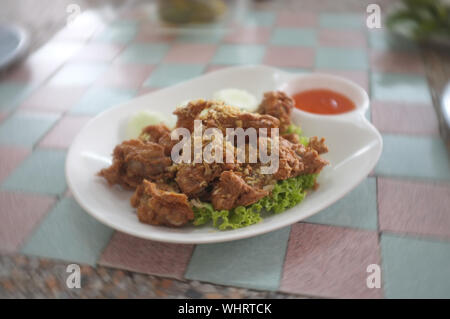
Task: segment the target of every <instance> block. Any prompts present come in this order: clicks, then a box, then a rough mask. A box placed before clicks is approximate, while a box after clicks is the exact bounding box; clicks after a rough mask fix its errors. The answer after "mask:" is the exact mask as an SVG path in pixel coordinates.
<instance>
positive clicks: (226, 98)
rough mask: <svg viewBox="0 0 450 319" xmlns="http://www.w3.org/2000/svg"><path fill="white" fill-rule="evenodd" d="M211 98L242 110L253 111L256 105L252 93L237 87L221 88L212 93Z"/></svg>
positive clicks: (256, 102) (256, 101)
mask: <svg viewBox="0 0 450 319" xmlns="http://www.w3.org/2000/svg"><path fill="white" fill-rule="evenodd" d="M213 99H215V100H220V101H223V102H225V103H226V104H229V105H231V106H236V107H238V108H240V109H242V110H244V111H248V112H254V111H256V108H257V107H258V100H257V99H256V97H255V96H254V95H253V94H250V93H249V92H247V91H245V90H239V89H233V88H229V89H223V90H220V91H217V92H215V93H214V94H213Z"/></svg>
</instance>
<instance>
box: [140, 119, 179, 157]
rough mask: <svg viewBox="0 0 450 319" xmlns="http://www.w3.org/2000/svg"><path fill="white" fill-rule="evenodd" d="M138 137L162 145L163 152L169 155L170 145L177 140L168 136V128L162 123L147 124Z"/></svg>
mask: <svg viewBox="0 0 450 319" xmlns="http://www.w3.org/2000/svg"><path fill="white" fill-rule="evenodd" d="M139 138H140V139H141V140H143V141H145V142H153V143H156V144H159V145H161V146H162V147H164V154H166V155H167V156H170V153H171V151H172V147H173V146H174V145H175V144H176V143H177V142H178V141H176V140H172V139H171V138H170V130H169V128H168V127H167V126H165V125H164V124H157V125H149V126H147V127H145V128H144V129H143V130H142V133H141V135H140V136H139Z"/></svg>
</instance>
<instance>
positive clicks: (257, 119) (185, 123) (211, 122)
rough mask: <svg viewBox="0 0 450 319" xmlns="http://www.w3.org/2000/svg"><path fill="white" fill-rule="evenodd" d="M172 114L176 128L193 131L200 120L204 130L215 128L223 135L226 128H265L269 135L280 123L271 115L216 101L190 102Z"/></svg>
mask: <svg viewBox="0 0 450 319" xmlns="http://www.w3.org/2000/svg"><path fill="white" fill-rule="evenodd" d="M174 114H175V115H177V117H178V120H177V125H176V127H184V128H187V129H188V130H189V131H190V132H193V130H194V120H202V124H203V125H204V126H206V128H210V127H215V128H218V129H220V130H221V131H222V132H223V133H224V134H225V133H226V129H227V128H239V127H241V128H243V129H247V128H249V127H252V128H255V129H259V128H267V129H268V135H270V129H271V128H277V127H279V125H280V121H279V120H278V119H277V118H275V117H273V116H271V115H267V114H258V113H250V112H243V111H241V110H239V109H238V108H236V107H233V106H228V105H225V104H224V103H222V102H217V101H204V100H197V101H192V102H190V103H189V104H188V105H187V106H185V107H181V108H177V109H176V110H175V112H174Z"/></svg>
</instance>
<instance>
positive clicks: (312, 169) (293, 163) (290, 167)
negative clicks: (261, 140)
mask: <svg viewBox="0 0 450 319" xmlns="http://www.w3.org/2000/svg"><path fill="white" fill-rule="evenodd" d="M278 163H279V164H278V170H277V172H276V173H275V174H274V178H275V179H277V180H284V179H287V178H291V177H296V176H299V175H303V174H318V173H319V172H320V171H321V170H322V168H323V167H324V166H325V165H327V164H328V162H327V161H326V160H324V159H323V158H321V157H320V156H319V153H318V152H317V151H316V150H315V149H313V148H311V147H309V146H304V145H303V144H300V143H298V144H293V143H291V142H290V141H288V140H286V139H284V138H283V137H280V139H279V162H278Z"/></svg>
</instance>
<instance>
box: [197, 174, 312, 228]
mask: <svg viewBox="0 0 450 319" xmlns="http://www.w3.org/2000/svg"><path fill="white" fill-rule="evenodd" d="M316 177H317V175H316V174H310V175H302V176H297V177H292V178H289V179H286V180H283V181H279V182H278V183H277V184H276V185H275V186H274V188H273V190H272V192H271V194H270V195H269V196H266V197H264V198H262V199H260V200H259V201H258V202H256V203H254V204H252V205H249V206H246V207H244V206H238V207H236V208H233V209H232V210H214V208H213V206H212V205H211V204H209V203H203V202H200V201H195V202H194V203H193V210H194V222H193V224H194V225H195V226H200V225H204V224H206V223H208V222H210V221H212V225H213V226H214V227H216V228H218V229H219V230H227V229H237V228H242V227H246V226H250V225H253V224H256V223H258V222H260V221H262V220H263V218H262V216H261V213H262V212H263V211H265V212H267V213H269V214H270V213H272V214H279V213H281V212H284V211H285V210H286V209H289V208H291V207H294V206H296V205H297V204H299V203H300V202H301V201H303V199H304V198H305V196H306V191H307V190H308V189H311V188H312V187H313V186H314V184H315V182H316Z"/></svg>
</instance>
